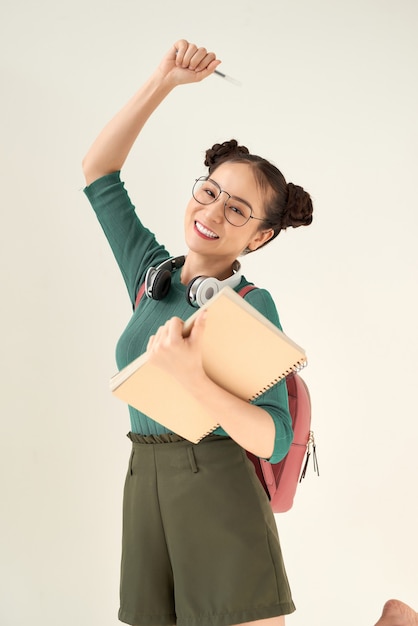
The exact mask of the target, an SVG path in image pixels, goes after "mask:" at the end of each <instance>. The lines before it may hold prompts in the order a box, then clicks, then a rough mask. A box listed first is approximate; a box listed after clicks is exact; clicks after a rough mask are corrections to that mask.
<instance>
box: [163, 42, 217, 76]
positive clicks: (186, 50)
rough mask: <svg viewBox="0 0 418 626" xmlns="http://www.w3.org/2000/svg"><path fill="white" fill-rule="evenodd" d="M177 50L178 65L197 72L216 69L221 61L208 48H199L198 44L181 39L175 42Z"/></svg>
mask: <svg viewBox="0 0 418 626" xmlns="http://www.w3.org/2000/svg"><path fill="white" fill-rule="evenodd" d="M174 48H175V49H176V50H177V55H176V65H177V67H182V68H183V69H189V70H192V71H195V72H202V71H205V70H206V71H208V70H209V73H211V71H214V70H215V68H216V67H217V66H218V65H219V63H220V61H219V60H217V59H216V54H215V53H214V52H208V51H207V50H206V48H203V47H201V48H198V47H197V46H196V44H194V43H189V42H188V41H186V40H185V39H180V40H179V41H177V42H176V43H175V44H174Z"/></svg>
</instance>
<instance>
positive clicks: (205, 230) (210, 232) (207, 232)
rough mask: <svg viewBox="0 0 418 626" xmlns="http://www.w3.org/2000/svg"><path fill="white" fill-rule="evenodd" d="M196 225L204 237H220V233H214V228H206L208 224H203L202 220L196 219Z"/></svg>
mask: <svg viewBox="0 0 418 626" xmlns="http://www.w3.org/2000/svg"><path fill="white" fill-rule="evenodd" d="M194 226H195V229H196V230H197V232H198V233H199V235H201V236H202V237H205V238H206V239H219V237H218V235H217V234H216V233H214V232H213V230H209V228H206V226H203V224H201V223H200V222H197V221H196V222H195V223H194Z"/></svg>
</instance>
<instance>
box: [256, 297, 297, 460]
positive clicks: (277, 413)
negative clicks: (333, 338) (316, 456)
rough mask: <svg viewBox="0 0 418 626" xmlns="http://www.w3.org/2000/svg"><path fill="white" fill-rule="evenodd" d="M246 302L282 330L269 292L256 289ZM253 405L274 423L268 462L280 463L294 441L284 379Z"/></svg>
mask: <svg viewBox="0 0 418 626" xmlns="http://www.w3.org/2000/svg"><path fill="white" fill-rule="evenodd" d="M246 300H248V302H249V303H250V304H252V306H253V307H254V308H256V309H257V310H258V311H259V312H260V313H262V314H263V315H264V316H265V317H267V319H269V320H270V321H271V322H272V323H273V324H274V325H275V326H277V327H278V328H280V330H282V327H281V324H280V319H279V315H278V313H277V309H276V305H275V304H274V301H273V298H272V297H271V295H270V293H269V292H268V291H266V290H265V289H254V290H253V291H251V292H250V293H249V294H248V295H247V296H246ZM253 404H256V405H257V406H259V407H261V408H262V409H264V410H265V411H267V412H268V413H269V414H270V415H271V417H272V419H273V421H274V425H275V440H274V449H273V454H272V456H271V457H270V458H269V459H268V460H269V461H270V463H278V462H279V461H281V460H282V459H283V458H284V457H285V456H286V454H287V453H288V452H289V448H290V445H291V443H292V441H293V429H292V418H291V416H290V412H289V401H288V395H287V387H286V381H285V380H284V379H283V380H281V381H280V382H279V383H277V384H276V385H274V386H273V387H272V388H271V389H268V390H267V391H266V392H265V393H263V394H262V395H261V396H259V397H258V398H257V399H256V400H254V401H253Z"/></svg>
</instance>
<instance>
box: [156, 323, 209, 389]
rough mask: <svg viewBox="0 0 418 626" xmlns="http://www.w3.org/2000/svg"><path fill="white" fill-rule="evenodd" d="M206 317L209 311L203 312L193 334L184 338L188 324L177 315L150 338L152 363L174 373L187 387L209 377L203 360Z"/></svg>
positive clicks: (193, 329)
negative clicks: (185, 327)
mask: <svg viewBox="0 0 418 626" xmlns="http://www.w3.org/2000/svg"><path fill="white" fill-rule="evenodd" d="M205 319H206V311H202V312H201V313H200V314H199V315H198V316H197V318H196V321H195V322H194V324H193V327H192V329H191V332H190V335H189V336H188V337H183V334H182V331H183V324H184V323H183V321H182V320H181V319H179V318H178V317H173V318H171V319H170V320H168V322H166V323H165V324H164V325H163V326H160V328H159V329H158V331H157V333H156V334H155V335H153V336H152V337H150V339H149V341H148V346H147V355H148V362H149V363H151V364H153V365H155V366H156V367H158V368H160V369H162V370H164V371H166V372H167V373H168V374H170V375H172V376H174V378H176V379H177V380H178V381H179V382H180V383H181V384H182V385H183V386H184V387H186V388H187V387H191V388H193V386H195V385H198V384H199V382H201V381H202V380H203V379H205V378H206V374H205V371H204V369H203V360H202V341H203V331H204V328H205Z"/></svg>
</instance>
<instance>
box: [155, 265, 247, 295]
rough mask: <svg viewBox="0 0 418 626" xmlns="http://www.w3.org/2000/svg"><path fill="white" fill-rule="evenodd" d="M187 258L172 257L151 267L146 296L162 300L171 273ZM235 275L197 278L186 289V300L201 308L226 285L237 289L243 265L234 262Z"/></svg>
mask: <svg viewBox="0 0 418 626" xmlns="http://www.w3.org/2000/svg"><path fill="white" fill-rule="evenodd" d="M185 260H186V257H185V256H177V257H170V258H169V259H166V260H165V261H163V262H162V263H160V264H159V265H158V266H157V267H150V268H149V269H148V271H147V273H146V276H145V295H146V296H147V297H148V298H151V299H153V300H162V299H163V298H165V296H166V295H167V294H168V292H169V290H170V286H171V273H172V272H173V271H174V270H176V269H179V268H180V267H182V265H184V262H185ZM232 269H233V272H234V273H233V274H232V276H229V277H228V278H227V279H225V280H218V279H217V278H213V277H209V276H196V277H195V278H193V280H191V281H190V283H189V284H188V285H187V288H186V298H187V301H188V303H189V304H191V305H192V306H194V307H201V306H202V305H203V304H205V303H206V302H207V301H208V300H210V299H211V298H212V297H213V296H214V295H215V294H216V293H218V291H220V290H221V289H222V288H223V287H225V286H226V285H229V286H230V287H236V286H237V285H238V284H239V283H240V281H241V264H240V263H239V261H234V264H233V267H232Z"/></svg>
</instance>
